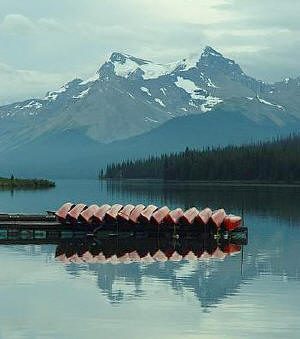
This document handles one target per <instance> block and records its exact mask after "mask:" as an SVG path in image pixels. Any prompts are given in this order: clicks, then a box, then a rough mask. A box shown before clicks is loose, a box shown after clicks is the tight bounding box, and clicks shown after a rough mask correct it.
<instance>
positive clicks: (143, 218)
mask: <svg viewBox="0 0 300 339" xmlns="http://www.w3.org/2000/svg"><path fill="white" fill-rule="evenodd" d="M156 210H157V206H155V205H149V206H147V207H146V208H145V209H144V210H143V211H142V212H141V214H140V216H139V221H140V222H141V223H147V222H150V219H151V217H152V214H153V213H154V212H155V211H156Z"/></svg>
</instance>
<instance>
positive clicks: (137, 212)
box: [129, 204, 145, 224]
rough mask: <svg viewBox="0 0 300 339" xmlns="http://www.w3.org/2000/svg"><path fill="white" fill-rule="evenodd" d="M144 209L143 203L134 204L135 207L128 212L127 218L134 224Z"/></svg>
mask: <svg viewBox="0 0 300 339" xmlns="http://www.w3.org/2000/svg"><path fill="white" fill-rule="evenodd" d="M144 209H145V205H143V204H139V205H136V206H135V208H134V209H133V210H132V212H131V213H130V216H129V220H130V221H131V222H132V223H134V224H136V223H137V222H138V220H139V217H140V215H141V213H142V212H143V210H144Z"/></svg>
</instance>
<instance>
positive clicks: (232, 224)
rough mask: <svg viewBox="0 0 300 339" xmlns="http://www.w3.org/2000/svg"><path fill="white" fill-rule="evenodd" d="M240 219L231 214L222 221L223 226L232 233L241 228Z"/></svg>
mask: <svg viewBox="0 0 300 339" xmlns="http://www.w3.org/2000/svg"><path fill="white" fill-rule="evenodd" d="M241 223H242V218H241V217H238V216H236V215H233V214H229V215H227V216H226V217H225V219H224V226H225V228H226V229H227V230H228V231H232V230H234V229H235V228H237V227H239V226H241Z"/></svg>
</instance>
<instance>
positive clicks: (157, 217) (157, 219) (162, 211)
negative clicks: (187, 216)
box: [151, 206, 170, 225]
mask: <svg viewBox="0 0 300 339" xmlns="http://www.w3.org/2000/svg"><path fill="white" fill-rule="evenodd" d="M169 213H170V209H169V207H167V206H164V207H161V208H159V209H158V210H157V211H156V212H154V213H153V214H152V217H151V221H153V222H154V223H155V224H157V225H160V224H161V223H162V222H163V221H164V219H165V217H166V216H167V215H168V214H169Z"/></svg>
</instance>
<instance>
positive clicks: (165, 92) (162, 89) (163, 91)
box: [160, 87, 167, 96]
mask: <svg viewBox="0 0 300 339" xmlns="http://www.w3.org/2000/svg"><path fill="white" fill-rule="evenodd" d="M160 90H161V91H162V94H163V95H164V96H166V95H167V91H166V89H165V88H164V87H162V88H160Z"/></svg>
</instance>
